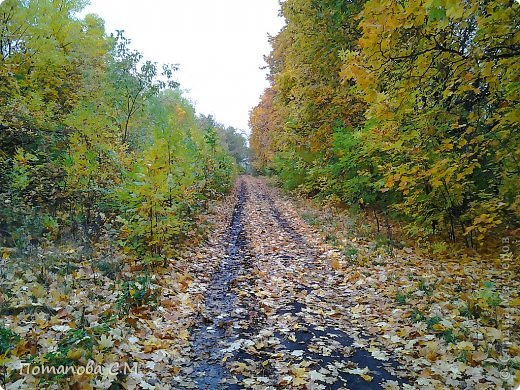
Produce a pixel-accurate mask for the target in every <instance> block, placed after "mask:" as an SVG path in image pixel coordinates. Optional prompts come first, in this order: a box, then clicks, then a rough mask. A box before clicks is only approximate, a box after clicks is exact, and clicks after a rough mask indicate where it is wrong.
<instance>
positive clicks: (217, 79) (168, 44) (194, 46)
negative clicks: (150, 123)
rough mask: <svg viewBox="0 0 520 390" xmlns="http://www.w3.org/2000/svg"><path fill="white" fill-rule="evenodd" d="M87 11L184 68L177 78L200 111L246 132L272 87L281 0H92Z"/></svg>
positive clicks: (150, 55)
mask: <svg viewBox="0 0 520 390" xmlns="http://www.w3.org/2000/svg"><path fill="white" fill-rule="evenodd" d="M90 3H91V4H90V5H89V6H88V7H87V8H86V9H85V11H84V12H82V15H84V14H87V13H95V14H98V15H99V16H101V17H102V18H103V19H104V20H105V27H106V30H107V32H112V31H115V30H116V29H118V30H125V36H126V37H127V38H130V39H131V40H132V47H133V48H135V49H137V50H139V51H140V52H142V53H143V54H144V56H145V58H146V59H149V60H152V61H157V62H159V63H174V64H179V65H180V69H179V71H178V72H177V75H176V79H177V81H179V82H180V84H181V88H182V89H185V90H188V91H189V92H188V97H189V98H190V99H191V100H192V101H193V102H194V103H195V106H196V108H197V111H198V112H199V113H203V114H213V115H214V116H215V118H216V119H217V120H218V121H219V122H222V123H223V124H225V125H228V126H234V127H237V128H239V129H243V130H248V124H247V122H248V117H249V110H250V109H251V108H252V107H254V106H255V105H256V104H257V103H258V100H259V97H260V95H261V93H262V91H263V90H264V88H266V87H267V81H266V80H265V72H266V71H265V70H261V69H260V67H262V66H264V65H265V62H264V60H263V56H264V55H265V54H268V53H269V50H270V46H269V42H268V33H269V34H271V35H274V34H276V33H277V32H278V31H279V30H280V28H281V27H282V25H283V19H282V18H280V17H279V16H278V11H279V4H278V0H147V1H138V0H91V2H90Z"/></svg>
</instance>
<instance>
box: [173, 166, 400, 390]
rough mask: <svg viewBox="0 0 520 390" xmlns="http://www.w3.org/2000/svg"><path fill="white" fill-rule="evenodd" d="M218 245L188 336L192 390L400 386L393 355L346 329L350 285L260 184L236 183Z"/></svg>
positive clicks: (286, 207) (252, 181)
mask: <svg viewBox="0 0 520 390" xmlns="http://www.w3.org/2000/svg"><path fill="white" fill-rule="evenodd" d="M224 239H225V240H226V242H225V245H224V248H225V250H223V252H222V255H221V256H220V258H219V259H218V260H217V261H218V262H219V263H218V264H216V266H215V270H214V271H213V273H212V275H211V277H210V279H209V283H208V286H207V289H206V291H205V294H204V301H203V302H204V304H203V308H202V310H201V315H200V318H199V319H198V322H197V323H196V324H195V326H194V327H193V329H192V332H191V338H190V342H191V348H192V352H193V362H192V364H191V369H190V372H189V376H190V378H191V381H192V385H191V386H190V387H192V388H198V389H239V388H258V389H276V388H280V389H285V388H310V389H380V388H384V386H396V385H398V384H399V383H402V382H403V379H400V377H399V376H400V374H401V373H400V372H399V365H398V364H397V363H396V362H395V361H394V360H393V359H392V356H391V353H390V352H389V351H382V350H379V349H377V348H376V347H375V346H374V345H373V344H372V342H371V339H370V338H368V337H366V335H365V334H364V332H362V331H361V332H360V331H357V330H354V329H353V328H352V327H351V326H350V325H349V324H350V320H351V311H350V308H351V307H352V305H353V303H352V302H350V301H349V289H348V285H344V284H342V283H341V282H340V280H339V278H338V277H337V276H336V275H335V273H334V271H333V270H332V269H331V267H330V265H329V262H328V261H327V258H326V254H324V253H323V248H322V247H321V246H320V245H319V243H320V242H321V241H320V238H319V237H316V236H314V235H313V233H312V232H311V231H310V230H309V229H307V227H306V226H305V224H303V223H302V221H301V220H299V219H298V218H297V216H296V213H295V212H294V210H292V209H291V207H290V205H289V204H288V203H287V202H285V201H283V200H282V199H281V198H280V197H279V196H278V194H277V193H276V192H274V191H273V190H272V189H270V188H269V187H268V186H267V185H266V184H265V182H263V181H262V180H259V179H255V178H252V177H247V176H245V177H240V178H239V180H238V183H237V187H236V190H235V205H234V208H233V212H232V216H231V218H230V223H229V226H228V228H227V234H226V235H225V238H224ZM374 351H375V352H376V353H374ZM177 387H181V386H177Z"/></svg>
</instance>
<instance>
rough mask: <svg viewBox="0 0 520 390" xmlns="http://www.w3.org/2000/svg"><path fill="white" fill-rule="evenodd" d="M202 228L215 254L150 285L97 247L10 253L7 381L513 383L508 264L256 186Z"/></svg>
mask: <svg viewBox="0 0 520 390" xmlns="http://www.w3.org/2000/svg"><path fill="white" fill-rule="evenodd" d="M200 223H201V224H204V225H207V226H209V229H207V230H208V231H207V234H206V235H205V238H204V239H203V240H202V241H201V240H200V237H199V236H198V235H196V234H194V235H193V236H192V240H191V242H190V241H189V240H188V242H187V245H186V246H185V247H184V248H182V249H180V250H179V251H180V254H176V255H175V256H173V255H172V258H171V259H168V261H167V262H166V263H165V264H164V265H163V266H162V267H160V268H159V267H157V266H156V267H154V268H153V270H147V269H146V268H145V267H143V265H141V264H136V263H134V262H133V259H132V258H131V257H130V255H128V254H122V253H121V252H120V251H119V250H116V249H115V248H113V247H112V246H111V245H110V244H108V243H107V242H105V241H103V240H101V241H100V242H99V243H98V244H96V246H95V247H94V248H90V249H89V251H85V250H84V249H82V248H80V247H77V246H76V247H54V246H49V247H47V248H44V249H39V250H38V251H34V253H31V254H30V256H26V257H25V259H26V260H23V259H22V258H15V257H14V256H11V255H10V252H9V251H8V250H4V251H3V259H2V263H1V268H0V272H1V284H0V287H1V289H0V292H1V295H0V312H1V316H0V318H1V321H0V325H2V328H1V329H3V331H2V332H0V333H1V334H0V353H1V354H0V364H1V366H2V372H0V378H1V379H0V380H1V381H3V382H4V383H5V384H6V385H7V388H8V389H34V388H56V389H61V388H73V389H89V388H127V389H135V388H142V389H170V388H200V389H218V388H230V389H232V388H253V389H270V388H273V389H274V388H295V389H300V388H309V389H365V388H368V389H370V388H387V389H397V388H418V389H445V388H454V389H458V388H461V389H462V388H470V389H494V388H513V387H514V384H515V383H518V382H519V378H518V367H519V363H520V360H519V357H518V349H519V348H518V339H519V332H518V318H519V309H518V306H519V305H518V303H519V298H518V291H519V289H518V284H519V282H518V280H517V279H516V278H515V277H514V275H515V273H516V274H517V272H518V268H517V267H518V263H517V262H515V260H514V259H513V258H502V263H499V262H498V261H496V262H493V261H490V260H486V261H483V260H482V259H480V258H478V257H470V256H459V257H457V258H451V259H450V258H449V257H447V256H440V255H439V256H436V257H426V256H425V255H424V254H421V255H419V254H418V252H417V251H416V250H414V249H412V248H410V247H406V246H404V247H401V248H400V249H399V248H398V247H396V246H395V245H392V244H391V243H388V242H386V241H384V240H381V239H376V238H371V237H370V235H369V234H360V232H359V229H356V226H355V225H356V224H359V223H360V222H359V220H358V221H357V222H356V221H354V222H353V220H352V219H351V218H350V217H349V215H348V214H346V213H343V212H339V211H338V210H336V209H326V208H319V207H315V206H314V205H312V204H311V203H309V202H298V203H297V206H295V203H294V202H293V201H291V200H289V199H286V198H284V197H283V196H281V195H280V193H279V192H278V191H277V190H276V189H273V188H271V187H269V186H268V185H267V184H266V182H265V181H264V180H261V179H256V178H251V177H247V176H246V177H241V178H240V179H239V180H238V183H237V186H236V188H235V190H234V191H233V193H232V194H231V195H230V196H229V197H228V198H227V199H225V200H224V201H222V202H220V203H219V204H217V205H214V206H213V207H212V209H211V212H209V213H207V214H206V215H205V216H203V217H201V221H200ZM107 241H108V240H107ZM498 258H499V256H498V254H497V259H498ZM506 260H507V261H509V264H510V267H508V268H507V269H505V267H503V262H504V261H506ZM89 361H93V362H95V364H97V365H99V366H101V367H103V368H104V369H103V371H102V372H95V373H81V374H80V373H78V372H76V374H75V375H55V376H52V375H51V376H49V375H43V376H42V375H38V374H37V373H36V374H35V375H31V373H27V372H23V373H20V367H22V365H24V364H27V363H30V365H31V366H30V367H29V368H31V367H35V366H38V365H47V366H49V365H56V366H57V365H63V364H65V365H69V366H70V365H72V366H75V367H79V366H83V367H84V366H86V365H87V364H88V363H89ZM124 363H127V364H128V365H129V366H132V365H133V364H134V363H136V364H137V365H138V366H137V367H138V370H137V371H136V372H125V371H124V370H123V369H122V368H123V365H124ZM114 366H115V367H116V368H119V370H117V369H116V370H114V369H113V367H114ZM108 367H111V369H108ZM78 371H79V370H78ZM1 381H0V383H2V382H1Z"/></svg>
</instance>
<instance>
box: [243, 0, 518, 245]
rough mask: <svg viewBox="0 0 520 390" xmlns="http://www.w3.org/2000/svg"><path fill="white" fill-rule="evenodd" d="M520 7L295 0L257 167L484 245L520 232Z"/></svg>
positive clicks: (258, 133)
mask: <svg viewBox="0 0 520 390" xmlns="http://www.w3.org/2000/svg"><path fill="white" fill-rule="evenodd" d="M519 12H520V9H519V7H518V3H517V2H515V1H467V2H466V1H464V2H460V1H449V0H447V1H443V0H427V1H419V0H417V1H414V0H413V1H406V2H398V1H381V0H375V1H366V2H365V1H354V2H344V1H333V0H330V1H328V0H326V1H311V0H287V1H284V2H283V3H282V13H283V16H284V17H285V19H286V20H287V25H286V26H285V27H284V29H283V31H281V32H280V33H279V34H278V35H277V36H274V37H272V38H271V45H272V52H271V54H270V55H269V56H268V58H267V62H268V65H269V71H270V73H269V79H270V82H271V87H270V88H269V89H267V90H266V91H265V93H264V95H263V96H262V98H261V102H260V104H259V105H258V106H257V107H256V108H255V109H254V110H253V112H252V114H251V119H250V123H251V128H252V135H251V147H252V149H253V151H254V161H253V165H254V166H255V168H256V169H258V170H260V171H262V172H266V173H274V174H276V175H278V176H279V177H280V181H281V183H283V185H284V186H285V187H286V188H288V189H296V188H297V189H298V190H299V191H300V192H301V193H303V194H305V195H307V196H311V197H319V198H324V199H329V200H331V201H337V202H341V203H344V204H346V205H350V206H354V207H358V208H361V209H363V210H366V211H369V212H370V213H373V215H374V216H375V218H378V219H381V220H384V221H386V220H392V219H393V220H400V221H402V222H403V229H404V232H405V233H406V234H408V235H410V236H412V237H414V238H416V239H419V240H423V239H428V238H432V237H434V238H438V239H439V240H440V241H450V242H463V243H464V244H465V245H467V246H468V247H470V248H474V249H481V247H482V245H484V244H485V243H486V242H487V240H489V239H490V237H492V236H495V235H496V234H497V233H498V232H501V231H504V230H513V229H515V228H518V217H519V212H520V210H519V201H520V198H519V194H518V188H519V186H520V181H519V170H518V167H519V166H520V165H519V157H520V156H519V148H518V146H519V133H518V124H519V120H520V118H519V112H520V111H519V106H518V101H519V88H518V75H519V74H520V67H519V64H518V55H519V42H518V39H519V32H518V28H519V25H518V24H519Z"/></svg>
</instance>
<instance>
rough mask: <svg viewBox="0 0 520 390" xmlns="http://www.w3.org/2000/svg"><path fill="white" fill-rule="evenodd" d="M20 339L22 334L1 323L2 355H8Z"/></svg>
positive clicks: (0, 347)
mask: <svg viewBox="0 0 520 390" xmlns="http://www.w3.org/2000/svg"><path fill="white" fill-rule="evenodd" d="M19 341H20V336H18V335H17V334H16V333H14V332H13V331H12V330H11V329H8V328H5V327H4V326H1V325H0V355H7V354H8V353H9V352H10V351H12V350H13V349H14V348H15V347H16V344H18V342H19Z"/></svg>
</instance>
